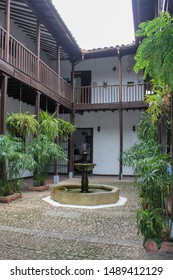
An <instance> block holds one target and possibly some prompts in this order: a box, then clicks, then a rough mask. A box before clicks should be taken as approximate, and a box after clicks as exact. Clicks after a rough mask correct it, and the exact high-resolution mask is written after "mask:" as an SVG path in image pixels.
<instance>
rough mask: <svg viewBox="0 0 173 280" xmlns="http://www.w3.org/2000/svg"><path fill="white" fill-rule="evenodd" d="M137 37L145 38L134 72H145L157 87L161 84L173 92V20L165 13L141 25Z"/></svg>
mask: <svg viewBox="0 0 173 280" xmlns="http://www.w3.org/2000/svg"><path fill="white" fill-rule="evenodd" d="M136 36H138V37H142V38H144V39H143V41H142V43H141V44H140V45H139V48H138V50H137V52H136V56H135V60H136V64H135V67H134V70H135V71H136V72H138V71H139V70H143V71H144V79H146V77H147V76H150V77H151V78H152V79H153V82H154V84H155V85H156V86H159V85H160V82H161V83H162V84H164V85H167V86H168V90H169V92H171V91H172V90H173V64H172V61H173V18H172V17H171V16H170V14H169V13H167V12H163V13H161V14H160V16H159V17H157V18H155V19H153V20H151V21H147V22H143V23H141V24H140V25H139V30H138V31H137V32H136Z"/></svg>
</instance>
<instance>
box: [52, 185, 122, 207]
mask: <svg viewBox="0 0 173 280" xmlns="http://www.w3.org/2000/svg"><path fill="white" fill-rule="evenodd" d="M80 187H81V184H80V183H79V184H78V183H76V184H72V185H71V186H69V184H68V183H59V184H58V185H57V184H52V185H50V197H51V199H52V200H54V201H57V202H59V203H61V204H69V205H84V206H95V205H105V204H113V203H116V202H117V201H118V200H119V192H120V190H119V188H116V187H112V186H109V185H105V184H90V185H89V190H90V191H91V192H89V193H82V192H68V191H67V189H68V188H71V189H75V188H76V189H78V188H80ZM92 189H101V190H103V192H101V191H100V192H92ZM106 191H107V192H106Z"/></svg>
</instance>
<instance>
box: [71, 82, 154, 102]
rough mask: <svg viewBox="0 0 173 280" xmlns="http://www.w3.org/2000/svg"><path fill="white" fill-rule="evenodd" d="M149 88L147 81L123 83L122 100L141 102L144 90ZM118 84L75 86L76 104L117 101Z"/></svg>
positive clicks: (118, 100) (118, 99)
mask: <svg viewBox="0 0 173 280" xmlns="http://www.w3.org/2000/svg"><path fill="white" fill-rule="evenodd" d="M147 89H149V83H140V84H130V85H129V84H123V85H122V102H142V101H144V96H145V93H146V90H147ZM119 102H120V86H119V85H106V86H104V85H103V86H87V87H80V88H75V103H76V104H103V103H119Z"/></svg>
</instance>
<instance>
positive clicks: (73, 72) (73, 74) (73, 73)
mask: <svg viewBox="0 0 173 280" xmlns="http://www.w3.org/2000/svg"><path fill="white" fill-rule="evenodd" d="M74 76H75V65H74V64H72V70H71V86H72V89H73V110H75V88H74V86H75V85H74Z"/></svg>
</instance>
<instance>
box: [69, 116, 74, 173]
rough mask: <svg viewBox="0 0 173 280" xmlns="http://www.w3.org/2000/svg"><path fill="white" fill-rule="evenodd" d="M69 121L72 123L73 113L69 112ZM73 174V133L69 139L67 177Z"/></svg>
mask: <svg viewBox="0 0 173 280" xmlns="http://www.w3.org/2000/svg"><path fill="white" fill-rule="evenodd" d="M70 122H71V123H72V124H74V114H73V113H71V114H70ZM73 175H74V133H71V134H70V139H69V177H73Z"/></svg>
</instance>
